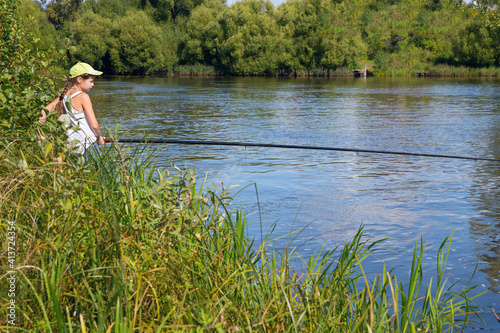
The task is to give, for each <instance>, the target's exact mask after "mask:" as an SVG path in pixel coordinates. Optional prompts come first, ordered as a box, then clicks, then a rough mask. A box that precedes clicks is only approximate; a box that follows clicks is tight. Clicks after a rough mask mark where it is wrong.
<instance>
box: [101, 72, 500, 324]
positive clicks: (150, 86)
mask: <svg viewBox="0 0 500 333" xmlns="http://www.w3.org/2000/svg"><path fill="white" fill-rule="evenodd" d="M99 87H102V92H103V93H104V94H105V96H106V100H105V101H104V103H102V104H100V105H98V106H96V109H97V110H98V115H99V116H100V118H101V121H102V122H103V123H104V124H106V125H108V126H111V127H113V126H114V124H116V123H120V124H122V132H123V134H122V135H123V137H134V136H142V135H144V134H147V135H148V136H149V137H150V138H163V139H169V138H170V139H193V140H217V141H244V142H266V143H282V144H303V145H321V146H331V147H351V148H359V149H381V150H393V151H409V152H425V153H437V154H453V155H465V156H480V157H497V158H498V157H500V131H499V130H500V128H499V126H500V118H499V116H500V114H499V112H500V89H498V88H499V87H500V83H499V81H498V80H497V81H495V80H446V79H420V80H419V79H414V78H403V79H377V78H368V79H366V80H353V79H339V80H327V79H310V80H307V79H286V80H280V79H275V78H127V79H120V78H117V79H109V80H106V81H103V80H101V81H97V86H96V88H95V89H96V90H98V89H99ZM159 162H160V164H163V165H165V166H168V165H170V163H171V162H174V163H176V164H179V165H181V166H182V165H184V164H187V165H188V167H190V168H193V167H194V166H196V168H197V170H198V171H199V172H200V173H201V174H202V175H204V174H205V173H208V179H209V182H214V183H220V182H223V183H224V184H226V185H234V184H240V185H242V187H245V186H249V187H248V188H247V189H245V190H243V191H242V193H241V194H240V195H239V196H238V198H237V199H236V203H241V204H243V205H244V206H245V209H246V211H247V212H249V213H253V212H255V211H257V210H258V209H260V212H261V215H258V214H253V215H251V216H250V217H249V221H250V223H251V225H250V227H249V232H250V234H252V235H253V236H255V237H256V238H257V239H258V238H259V237H260V233H261V230H260V228H261V227H263V228H264V231H265V230H267V229H268V228H270V227H272V226H273V225H275V226H276V230H275V236H280V235H285V234H287V233H288V232H290V230H291V228H292V226H295V227H296V228H303V229H304V230H303V232H302V234H301V235H300V238H299V239H298V240H297V244H300V245H302V246H301V249H300V250H301V251H302V253H304V254H310V253H312V252H314V251H317V250H318V249H320V248H321V247H323V246H324V247H326V248H335V247H336V246H338V245H339V244H343V243H344V242H345V241H347V240H349V239H350V238H351V237H352V236H353V235H354V234H355V233H356V231H357V229H358V226H359V225H360V224H361V223H364V224H365V225H366V229H367V230H373V234H372V236H373V237H374V238H380V237H391V238H390V239H389V240H388V241H387V242H385V243H384V246H385V248H387V250H388V251H386V252H381V253H380V254H379V257H378V258H379V259H380V260H382V261H385V262H387V263H388V266H390V267H395V266H398V267H399V268H398V269H400V270H401V271H402V272H403V276H404V273H405V269H407V268H406V267H404V264H405V263H407V262H408V260H409V259H410V258H411V251H412V249H413V246H414V244H415V242H416V241H418V240H419V239H420V237H421V236H423V237H424V240H425V241H426V242H427V243H428V246H427V248H428V250H429V252H428V257H427V259H428V261H426V263H425V265H426V267H428V268H429V269H430V270H432V269H434V267H435V254H436V251H437V248H438V247H439V245H440V244H441V242H442V241H443V239H444V238H445V237H447V236H449V235H450V234H451V233H452V232H453V234H454V238H453V239H454V241H453V247H452V248H453V250H452V253H451V254H450V259H449V266H450V278H451V279H452V280H453V281H455V280H456V279H458V278H466V277H468V276H469V275H470V274H471V273H472V272H473V271H474V268H475V266H474V263H476V262H477V261H478V259H479V260H482V261H484V263H482V264H480V265H479V269H480V272H479V273H478V274H477V276H476V277H475V278H474V281H473V282H474V283H476V284H478V285H479V286H480V289H481V290H484V289H489V290H490V291H491V293H489V294H488V295H487V296H485V297H483V298H482V299H481V301H480V302H481V306H483V307H484V308H488V307H490V306H494V305H495V304H496V303H495V302H498V300H496V299H497V298H498V294H499V293H500V290H499V289H500V285H499V278H500V260H499V256H500V253H499V252H500V236H499V227H500V215H499V214H500V207H499V205H500V204H499V202H500V201H499V199H500V198H499V195H500V191H499V186H500V170H499V168H500V165H497V164H492V163H483V162H474V161H459V160H445V159H432V158H419V157H408V156H390V155H372V154H354V153H338V152H327V153H326V152H312V151H301V150H282V149H275V148H256V147H252V148H242V147H230V148H228V147H208V146H201V147H200V146H180V145H169V146H168V147H167V148H166V149H165V150H164V151H162V152H161V153H160V155H159ZM253 184H255V185H253ZM255 188H257V191H258V198H259V202H257V195H256V193H255V192H256V190H255ZM260 216H262V221H261V220H260ZM281 245H282V244H281ZM277 246H280V243H278V244H277ZM470 263H471V264H470ZM371 265H372V266H370V267H367V269H369V270H371V271H377V269H378V267H379V266H377V265H380V263H377V262H373V263H372V264H371ZM401 265H402V266H401ZM497 306H498V305H497ZM490 319H491V318H486V320H487V324H488V326H486V327H485V329H487V330H491V331H495V329H496V328H498V326H495V325H498V323H496V322H495V320H490Z"/></svg>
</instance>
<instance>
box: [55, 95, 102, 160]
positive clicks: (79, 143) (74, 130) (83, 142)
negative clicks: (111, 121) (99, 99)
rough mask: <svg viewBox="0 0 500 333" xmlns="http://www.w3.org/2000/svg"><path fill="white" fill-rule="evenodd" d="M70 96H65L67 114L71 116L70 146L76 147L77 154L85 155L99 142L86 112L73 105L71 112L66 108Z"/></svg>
mask: <svg viewBox="0 0 500 333" xmlns="http://www.w3.org/2000/svg"><path fill="white" fill-rule="evenodd" d="M82 92H83V91H77V92H76V93H74V94H73V95H71V98H73V97H75V96H77V95H78V94H80V93H82ZM67 100H68V96H64V98H63V104H64V109H65V110H66V114H67V115H68V116H69V128H68V132H67V133H68V144H69V145H71V146H72V147H76V149H77V153H79V154H83V153H84V152H85V150H86V149H87V148H89V147H90V146H91V145H92V144H93V143H94V142H96V141H97V138H96V137H95V134H94V132H92V129H90V126H89V122H88V120H87V117H86V116H85V112H84V111H78V110H77V109H75V108H74V107H73V105H71V110H68V108H67V107H66V101H67Z"/></svg>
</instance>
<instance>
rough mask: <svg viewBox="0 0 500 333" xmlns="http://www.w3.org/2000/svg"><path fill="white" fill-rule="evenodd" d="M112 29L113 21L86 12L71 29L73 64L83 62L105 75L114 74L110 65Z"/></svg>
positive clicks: (70, 50)
mask: <svg viewBox="0 0 500 333" xmlns="http://www.w3.org/2000/svg"><path fill="white" fill-rule="evenodd" d="M112 27H113V22H112V21H111V19H108V18H105V17H101V16H100V15H98V14H95V13H93V12H92V11H87V12H85V13H84V14H83V15H82V16H81V17H80V18H79V19H78V20H76V21H75V22H74V23H73V24H72V25H71V28H70V31H71V46H70V48H69V55H70V60H71V63H76V62H77V61H83V62H86V63H89V64H90V65H91V66H93V67H94V68H99V69H100V70H102V71H104V72H105V73H110V72H112V71H113V69H112V68H110V63H109V62H110V60H109V56H110V55H109V49H110V48H111V45H112V41H111V30H112Z"/></svg>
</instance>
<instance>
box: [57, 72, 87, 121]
mask: <svg viewBox="0 0 500 333" xmlns="http://www.w3.org/2000/svg"><path fill="white" fill-rule="evenodd" d="M92 76H94V75H90V74H82V75H80V76H77V77H73V78H68V81H66V85H65V86H64V90H63V91H62V93H61V95H59V102H57V104H56V106H55V108H54V109H55V110H56V111H57V116H58V117H60V116H61V115H63V114H66V108H65V107H64V102H63V101H64V96H65V95H66V93H67V92H68V90H70V89H71V88H73V86H74V85H75V84H76V83H77V82H78V78H79V77H81V78H82V79H84V80H87V79H88V78H90V77H92Z"/></svg>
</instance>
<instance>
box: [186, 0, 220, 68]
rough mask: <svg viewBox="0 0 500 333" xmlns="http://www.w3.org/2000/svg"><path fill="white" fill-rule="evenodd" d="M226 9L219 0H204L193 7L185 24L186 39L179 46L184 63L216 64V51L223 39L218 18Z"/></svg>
mask: <svg viewBox="0 0 500 333" xmlns="http://www.w3.org/2000/svg"><path fill="white" fill-rule="evenodd" d="M226 9H227V7H226V6H225V5H224V4H223V3H222V2H221V1H220V0H206V1H205V2H204V3H203V4H201V5H200V6H198V7H196V8H195V9H193V11H192V13H191V15H190V17H189V20H188V21H187V24H186V36H185V37H186V39H185V40H184V42H183V45H182V46H181V54H182V60H183V61H184V62H185V63H187V64H190V65H194V64H205V65H218V56H219V54H218V52H219V48H220V44H221V43H222V40H223V30H222V27H221V24H220V22H219V20H220V17H221V16H222V15H224V12H225V10H226Z"/></svg>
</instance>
